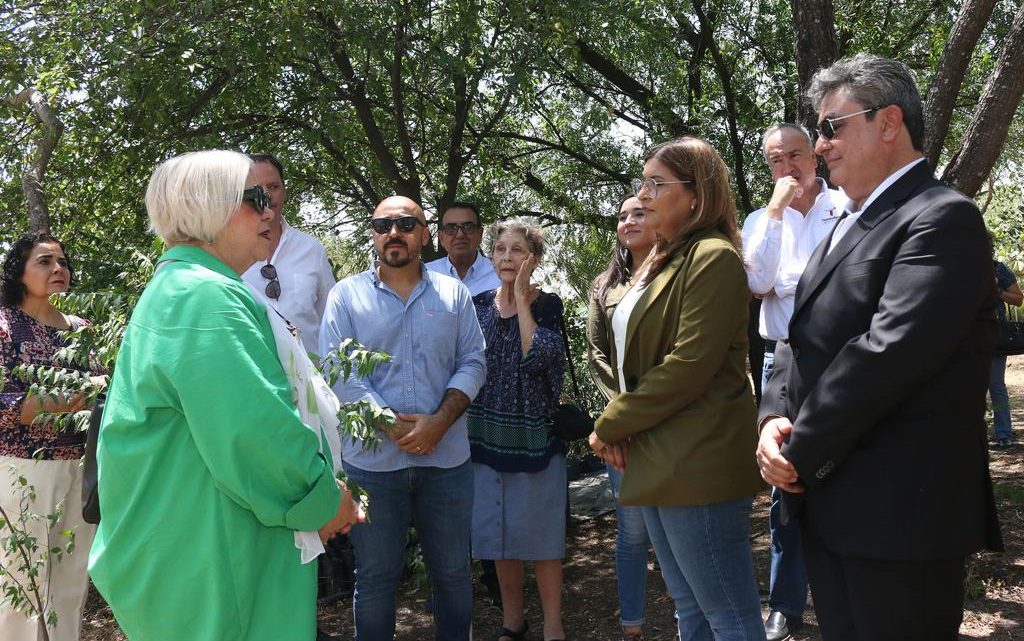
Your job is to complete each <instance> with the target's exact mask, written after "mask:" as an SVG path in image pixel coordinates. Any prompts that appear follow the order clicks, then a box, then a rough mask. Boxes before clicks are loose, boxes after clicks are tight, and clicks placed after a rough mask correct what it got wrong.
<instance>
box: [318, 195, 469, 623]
mask: <svg viewBox="0 0 1024 641" xmlns="http://www.w3.org/2000/svg"><path fill="white" fill-rule="evenodd" d="M369 222H370V224H371V229H372V236H373V246H374V249H375V250H376V252H377V255H378V257H379V259H378V260H377V261H375V263H374V264H373V266H372V267H371V268H370V269H368V270H366V271H365V272H362V273H360V274H356V275H355V276H352V277H349V278H346V279H345V280H343V281H341V282H340V283H338V284H337V285H335V287H334V289H332V290H331V293H330V295H329V297H328V302H327V309H326V311H325V313H324V320H323V324H322V325H321V328H320V352H321V353H322V354H326V353H328V352H330V351H331V350H332V349H334V348H335V347H337V346H338V344H339V343H340V342H341V341H342V340H344V339H346V338H349V337H352V338H355V339H356V340H357V341H359V342H360V343H362V344H363V345H365V346H366V347H367V348H369V349H371V350H378V351H383V352H387V353H388V354H390V355H391V361H390V362H389V363H386V364H383V365H381V366H380V367H378V368H377V369H376V370H374V372H373V373H372V374H370V375H369V376H367V377H365V378H363V377H357V376H352V377H351V378H349V379H348V381H342V380H339V381H338V383H337V384H336V385H335V392H336V393H337V394H338V397H339V399H340V400H341V401H342V402H356V401H367V402H370V403H373V404H374V405H376V406H378V407H389V408H391V409H392V410H393V411H394V412H395V415H396V417H397V420H396V422H395V425H394V426H393V427H392V428H391V429H389V430H387V436H388V437H389V438H386V439H382V440H383V443H381V445H380V447H379V448H377V449H376V450H373V449H368V450H364V449H363V448H362V447H361V445H360V444H359V443H356V442H353V441H351V440H346V441H345V442H344V445H343V453H342V460H343V465H344V467H345V471H346V472H347V473H348V475H349V476H350V477H351V478H352V479H353V480H354V481H355V482H356V483H357V484H358V485H359V487H361V488H363V489H365V490H366V492H367V494H368V495H369V503H370V505H369V514H368V518H369V522H367V523H363V524H360V525H359V527H356V528H353V530H352V532H351V534H350V535H349V536H350V538H351V539H352V545H353V546H354V548H355V556H356V587H355V597H354V599H353V601H354V603H353V610H354V613H355V627H356V639H357V641H386V640H387V639H392V638H394V635H395V593H396V591H397V588H398V582H399V579H401V577H402V570H403V568H404V566H405V543H406V538H407V534H408V530H409V525H410V524H412V525H414V526H415V527H416V532H417V534H418V535H419V537H420V543H421V545H422V549H423V559H424V561H426V565H427V573H428V575H429V576H430V585H431V588H432V591H433V595H434V602H433V611H434V622H435V624H436V627H437V632H436V638H437V639H438V640H439V641H469V634H470V625H471V623H472V620H473V585H472V577H471V574H470V565H469V542H470V519H471V511H472V507H473V469H472V467H471V465H470V461H469V440H468V438H467V436H466V419H465V417H464V416H463V412H464V411H465V409H466V407H467V406H468V405H469V403H470V401H471V400H472V399H473V398H474V397H475V396H476V394H477V392H478V391H479V390H480V386H481V385H483V383H484V378H485V375H486V366H485V361H484V338H483V335H482V334H481V332H480V324H479V323H478V322H477V318H476V313H475V311H474V308H473V302H472V300H471V299H470V296H469V291H468V290H467V289H466V288H465V287H464V286H463V285H462V284H461V283H460V282H459V281H457V280H456V279H454V278H451V277H449V276H444V275H441V274H436V273H434V272H432V271H429V270H427V269H426V268H424V266H423V264H422V262H420V250H421V249H422V247H423V246H424V245H425V244H426V243H427V242H429V240H430V232H429V231H428V230H427V227H426V219H425V218H424V216H423V210H422V209H421V208H420V206H419V205H417V204H416V203H415V202H413V201H412V200H410V199H408V198H404V197H401V196H393V197H391V198H386V199H384V200H383V201H381V203H380V204H379V205H378V206H377V209H376V210H375V211H374V213H373V218H372V219H371V220H370V221H369Z"/></svg>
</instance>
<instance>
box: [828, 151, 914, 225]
mask: <svg viewBox="0 0 1024 641" xmlns="http://www.w3.org/2000/svg"><path fill="white" fill-rule="evenodd" d="M921 162H924V156H921V157H920V158H915V159H914V160H911V161H910V162H908V163H907V164H905V165H903V166H902V167H900V168H899V169H897V170H896V171H894V172H892V173H891V174H889V177H888V178H886V179H885V180H883V181H882V182H881V183H880V184H879V185H878V186H877V187H875V190H874V191H873V192H871V195H870V196H868V197H867V200H865V201H864V204H863V205H861V207H860V209H858V210H857V211H854V210H853V201H852V200H847V201H846V211H848V212H850V214H859V213H861V212H862V211H864V210H865V209H867V208H868V206H869V205H871V203H873V202H874V201H875V199H876V198H878V197H879V196H881V195H882V192H883V191H885V190H886V189H888V188H889V187H891V186H892V185H893V183H895V182H896V181H897V180H899V179H900V178H902V177H903V175H904V174H906V173H907V172H908V171H910V170H911V169H913V168H914V165H916V164H918V163H921Z"/></svg>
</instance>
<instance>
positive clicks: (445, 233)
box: [427, 201, 501, 296]
mask: <svg viewBox="0 0 1024 641" xmlns="http://www.w3.org/2000/svg"><path fill="white" fill-rule="evenodd" d="M437 232H438V234H437V237H438V240H440V241H441V246H442V247H444V250H445V251H446V252H447V253H448V255H447V256H445V257H444V258H438V259H437V260H432V261H430V262H429V263H427V269H429V270H431V271H434V272H437V273H439V274H445V275H446V276H451V277H452V278H458V279H459V280H461V281H462V284H463V285H465V286H466V287H467V288H469V293H470V295H472V296H476V295H477V294H479V293H481V292H488V291H490V290H492V289H498V287H499V286H500V285H501V280H499V279H498V275H497V274H496V273H494V265H492V264H491V261H490V260H488V259H487V258H486V257H485V256H484V255H483V254H481V253H480V241H481V240H483V237H484V228H483V225H481V224H480V210H479V209H477V207H476V205H474V204H473V203H468V202H461V201H456V202H454V203H452V204H451V206H449V207H448V209H445V210H444V212H443V213H442V214H441V222H439V223H438V225H437Z"/></svg>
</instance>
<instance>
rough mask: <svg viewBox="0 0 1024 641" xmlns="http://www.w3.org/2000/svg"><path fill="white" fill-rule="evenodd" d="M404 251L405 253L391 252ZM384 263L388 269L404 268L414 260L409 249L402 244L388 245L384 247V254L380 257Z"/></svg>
mask: <svg viewBox="0 0 1024 641" xmlns="http://www.w3.org/2000/svg"><path fill="white" fill-rule="evenodd" d="M398 248H401V249H404V250H405V253H404V254H403V253H402V252H399V251H392V250H393V249H398ZM380 258H381V260H383V261H384V264H385V265H387V266H388V267H396V268H400V267H405V266H406V265H408V264H409V263H411V262H412V261H413V259H414V258H416V256H415V255H413V253H412V252H410V251H409V247H408V246H407V245H406V244H405V243H403V242H397V243H389V244H388V245H387V246H385V247H384V253H383V255H382V256H381V257H380Z"/></svg>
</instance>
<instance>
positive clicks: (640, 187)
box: [632, 178, 693, 198]
mask: <svg viewBox="0 0 1024 641" xmlns="http://www.w3.org/2000/svg"><path fill="white" fill-rule="evenodd" d="M677 184H681V185H692V184H693V181H692V180H655V179H654V178H637V179H634V180H633V183H632V185H633V193H634V194H636V195H637V196H639V195H640V192H642V191H646V192H647V193H648V195H650V197H651V198H657V197H658V188H660V187H661V186H662V185H677Z"/></svg>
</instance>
